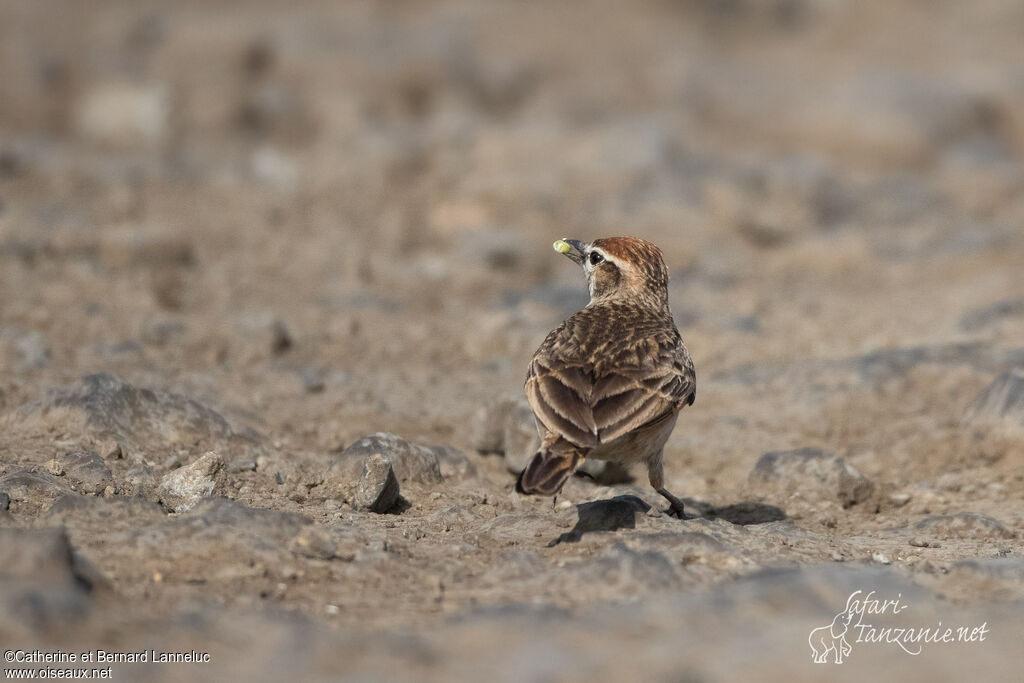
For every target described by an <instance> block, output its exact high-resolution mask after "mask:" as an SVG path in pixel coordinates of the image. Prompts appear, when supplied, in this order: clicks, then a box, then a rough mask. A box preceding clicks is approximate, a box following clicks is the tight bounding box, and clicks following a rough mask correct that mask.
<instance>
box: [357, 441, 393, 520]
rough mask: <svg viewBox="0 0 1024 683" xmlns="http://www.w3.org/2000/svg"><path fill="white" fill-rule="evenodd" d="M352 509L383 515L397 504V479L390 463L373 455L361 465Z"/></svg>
mask: <svg viewBox="0 0 1024 683" xmlns="http://www.w3.org/2000/svg"><path fill="white" fill-rule="evenodd" d="M352 502H353V507H355V508H356V509H357V510H369V511H370V512H376V513H384V512H387V511H388V510H390V509H391V508H393V507H394V506H395V503H397V502H398V479H397V478H396V477H395V472H394V470H393V469H392V466H391V461H390V460H388V459H387V458H385V457H384V456H383V455H381V454H379V453H374V454H373V455H371V456H370V457H368V458H367V459H366V461H365V462H364V463H363V474H362V476H361V477H360V478H359V487H358V488H357V489H356V495H355V500H353V501H352Z"/></svg>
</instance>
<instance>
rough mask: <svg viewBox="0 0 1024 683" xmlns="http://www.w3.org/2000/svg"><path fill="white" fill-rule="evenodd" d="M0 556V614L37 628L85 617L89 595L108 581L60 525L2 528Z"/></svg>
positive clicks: (88, 605) (0, 531) (1, 628)
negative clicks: (0, 559) (74, 548)
mask: <svg viewBox="0 0 1024 683" xmlns="http://www.w3.org/2000/svg"><path fill="white" fill-rule="evenodd" d="M0 557H3V558H4V561H3V562H0V612H2V613H3V614H5V615H7V616H6V617H5V621H8V620H14V621H16V622H22V623H23V624H26V625H29V626H31V627H33V628H35V629H42V628H45V627H47V626H56V625H57V624H60V623H62V622H66V621H67V620H70V619H75V618H80V617H82V616H84V615H85V613H86V612H87V610H88V609H89V608H90V606H91V605H90V601H89V593H91V592H92V591H94V590H96V589H99V588H103V587H105V585H106V582H105V580H104V579H103V577H102V575H101V574H100V573H99V572H98V571H96V569H95V568H94V567H93V566H92V565H91V564H89V563H88V562H86V561H84V560H83V559H82V558H81V557H79V556H77V555H76V554H75V553H74V552H72V549H71V544H70V543H69V542H68V537H67V534H66V533H65V532H64V530H63V529H59V528H52V529H40V530H32V531H28V530H22V529H7V528H0ZM6 628H8V626H7V625H6V624H5V625H3V626H0V630H3V629H6Z"/></svg>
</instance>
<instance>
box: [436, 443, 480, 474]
mask: <svg viewBox="0 0 1024 683" xmlns="http://www.w3.org/2000/svg"><path fill="white" fill-rule="evenodd" d="M430 449H431V450H432V451H434V455H436V456H437V462H438V465H440V467H441V476H442V477H444V478H445V479H455V478H463V477H473V476H476V465H474V464H473V463H472V462H471V461H470V459H469V458H468V457H466V455H465V453H463V452H462V451H460V450H459V449H458V448H455V447H454V446H431V447H430Z"/></svg>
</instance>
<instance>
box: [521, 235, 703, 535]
mask: <svg viewBox="0 0 1024 683" xmlns="http://www.w3.org/2000/svg"><path fill="white" fill-rule="evenodd" d="M554 246H555V250H556V251H558V252H561V253H563V254H565V255H566V256H568V257H569V258H570V259H572V260H573V261H575V262H576V263H578V264H579V265H581V266H582V267H583V272H584V274H585V275H586V277H587V284H588V285H589V287H590V303H589V304H587V306H586V307H585V308H583V309H582V310H580V311H577V312H576V313H574V314H573V315H572V316H571V317H570V318H569V319H568V320H566V321H565V322H563V323H562V324H561V325H559V326H558V327H556V328H555V329H554V330H552V331H551V333H550V334H548V336H547V338H546V339H545V340H544V343H543V344H541V345H540V348H539V349H537V352H536V353H535V354H534V356H533V360H531V361H530V368H529V371H528V372H527V376H526V397H527V398H528V399H529V401H530V406H531V407H532V408H533V414H534V417H535V418H536V421H537V431H538V432H539V433H540V437H541V446H540V450H538V451H537V453H536V454H535V455H534V456H533V458H532V459H531V460H530V462H529V464H527V465H526V468H525V469H524V470H523V471H522V473H521V474H520V475H519V480H518V481H517V482H516V491H518V492H519V493H530V494H542V495H555V494H557V493H558V492H559V491H560V490H561V488H562V485H563V484H565V481H566V479H568V478H569V476H570V475H571V474H572V473H573V472H575V471H576V468H577V467H579V466H580V463H582V462H583V460H584V458H594V459H597V460H610V461H613V462H618V463H624V464H629V463H634V462H645V463H647V474H648V476H649V477H650V481H651V486H653V487H654V489H655V490H656V491H657V492H658V493H660V494H661V495H662V496H664V497H665V498H666V499H667V500H668V501H669V503H670V504H671V507H670V510H669V511H670V513H672V514H674V515H677V516H679V517H680V518H682V517H683V503H682V501H681V500H679V499H678V498H676V497H675V496H674V495H672V494H671V493H669V491H668V490H667V489H666V488H665V474H664V467H663V459H662V453H663V450H664V447H665V442H666V441H668V437H669V434H671V433H672V429H673V428H674V427H675V425H676V418H677V417H678V416H679V411H680V410H682V408H683V406H686V405H691V404H692V403H693V400H694V397H695V396H696V392H697V377H696V374H695V372H694V368H693V360H692V359H691V358H690V354H689V352H688V351H687V350H686V346H685V345H684V344H683V338H682V337H681V336H680V335H679V330H678V329H676V325H675V322H674V321H673V320H672V312H671V311H670V310H669V307H668V269H667V268H666V267H665V260H664V259H663V258H662V256H661V250H660V249H658V247H656V246H655V245H653V244H651V243H650V242H647V241H645V240H642V239H637V238H635V237H606V238H603V239H598V240H594V241H593V242H591V243H590V244H585V243H583V242H581V241H579V240H570V239H562V240H558V241H557V242H555V245H554Z"/></svg>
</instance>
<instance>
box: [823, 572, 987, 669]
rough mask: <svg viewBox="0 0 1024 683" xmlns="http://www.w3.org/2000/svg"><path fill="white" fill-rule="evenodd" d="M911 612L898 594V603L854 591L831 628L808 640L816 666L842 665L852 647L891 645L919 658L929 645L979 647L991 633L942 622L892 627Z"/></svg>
mask: <svg viewBox="0 0 1024 683" xmlns="http://www.w3.org/2000/svg"><path fill="white" fill-rule="evenodd" d="M908 608H909V605H908V604H907V603H906V602H904V601H903V594H902V593H897V594H896V598H895V599H882V598H879V597H876V596H875V591H871V592H869V593H867V594H866V595H865V594H864V591H861V590H858V591H854V592H853V593H851V594H850V597H849V598H847V600H846V608H845V609H843V611H842V612H840V613H839V614H837V615H836V616H835V619H833V620H832V623H831V624H827V625H825V626H820V627H818V628H816V629H814V630H813V631H811V633H810V635H809V636H808V637H807V643H808V644H809V645H810V646H811V658H812V659H813V660H814V663H815V664H827V663H829V662H833V663H835V664H842V663H843V660H844V659H845V658H847V657H849V656H850V653H851V652H853V645H854V644H860V643H870V644H879V643H880V644H886V645H892V646H896V647H899V648H900V649H902V650H903V651H904V652H906V653H907V654H908V655H919V654H921V653H922V652H923V651H924V649H925V647H926V646H929V645H935V644H944V643H980V642H983V641H984V640H985V636H986V635H988V633H989V630H988V622H987V621H986V622H984V623H982V624H981V625H976V626H964V625H957V626H948V625H943V623H942V622H941V621H940V622H938V623H937V624H935V625H932V626H917V625H909V626H902V625H901V626H892V625H889V623H888V622H890V621H896V620H897V619H895V617H897V616H900V617H901V619H902V618H906V616H909V615H903V613H904V612H906V611H907V610H908ZM883 624H884V625H883Z"/></svg>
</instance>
